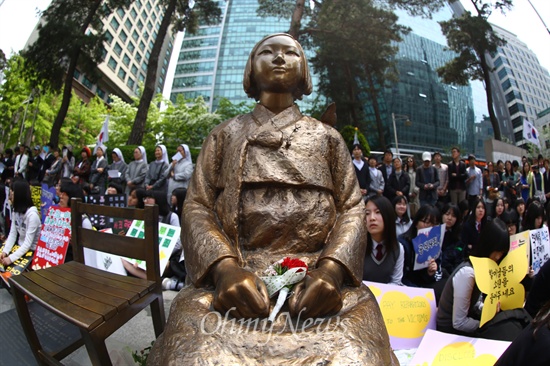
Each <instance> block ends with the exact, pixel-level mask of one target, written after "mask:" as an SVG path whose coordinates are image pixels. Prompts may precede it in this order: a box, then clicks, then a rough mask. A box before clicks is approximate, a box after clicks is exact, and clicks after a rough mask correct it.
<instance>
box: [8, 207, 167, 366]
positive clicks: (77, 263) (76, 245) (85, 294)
mask: <svg viewBox="0 0 550 366" xmlns="http://www.w3.org/2000/svg"><path fill="white" fill-rule="evenodd" d="M71 211H72V212H71V220H72V224H71V226H72V234H71V245H72V247H73V255H74V261H73V262H69V263H64V264H61V265H59V266H56V267H50V268H47V269H41V270H38V271H34V272H29V273H23V274H21V275H18V276H13V277H11V278H10V280H9V281H10V284H11V287H12V289H13V291H12V294H13V299H14V301H15V306H16V308H17V312H18V314H19V319H20V320H21V324H22V326H23V330H24V332H25V335H26V337H27V340H28V342H29V345H30V347H31V349H32V351H33V353H34V357H35V358H36V360H37V361H38V363H39V364H52V365H59V364H60V362H59V360H61V359H63V358H64V357H66V356H67V355H69V354H70V353H72V352H74V350H76V349H77V348H78V347H80V346H81V345H82V344H84V345H85V346H86V349H87V350H88V355H89V356H90V359H91V361H92V364H93V365H111V360H110V358H109V354H108V352H107V348H106V346H105V339H106V338H107V337H109V336H110V335H111V334H112V333H113V332H115V331H116V330H117V329H118V328H120V327H121V326H122V325H124V324H125V323H126V322H127V321H128V320H130V319H131V318H132V317H134V316H135V315H136V314H137V313H139V312H140V311H141V310H143V309H144V308H145V307H147V306H148V305H150V306H151V313H152V318H153V325H154V329H155V334H156V336H157V337H158V336H159V335H160V334H161V333H162V332H163V330H164V324H165V315H164V304H163V298H162V286H161V277H160V270H159V269H160V268H159V250H158V206H146V207H145V209H132V208H119V207H110V206H100V205H91V204H85V203H82V202H81V200H80V199H76V198H73V200H72V201H71ZM83 214H87V215H105V216H109V217H119V218H124V219H129V220H143V221H144V223H145V237H144V239H138V238H133V237H128V236H119V235H113V234H108V233H103V232H99V231H94V230H88V229H84V228H83V227H82V215H83ZM84 247H86V248H90V249H94V250H100V251H103V252H107V253H111V254H116V255H120V256H123V257H130V258H135V259H140V260H145V261H146V263H147V270H146V274H147V279H146V280H144V279H138V278H133V277H127V276H121V275H117V274H112V273H109V272H105V271H102V270H99V269H96V268H93V267H90V266H87V265H85V264H84V250H83V248H84ZM25 295H27V296H28V297H30V298H31V299H32V300H34V301H36V302H38V303H39V304H41V305H42V306H44V307H45V308H46V309H48V310H49V311H51V312H53V313H55V314H56V315H58V316H59V317H61V318H63V319H65V320H67V321H68V322H70V323H72V324H74V325H75V326H77V327H78V328H79V329H80V333H81V336H82V338H81V339H80V340H78V341H76V342H75V343H73V344H71V345H69V346H67V347H66V348H64V349H63V350H61V351H58V352H56V353H49V352H46V351H44V349H43V348H42V346H41V344H40V341H39V339H38V337H37V335H36V331H35V329H34V326H33V323H32V320H31V318H30V314H29V309H28V307H27V302H26V301H25Z"/></svg>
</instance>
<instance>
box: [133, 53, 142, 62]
mask: <svg viewBox="0 0 550 366" xmlns="http://www.w3.org/2000/svg"><path fill="white" fill-rule="evenodd" d="M134 57H135V58H136V61H137V62H138V63H140V62H141V60H142V57H141V54H140V53H139V52H136V55H135V56H134Z"/></svg>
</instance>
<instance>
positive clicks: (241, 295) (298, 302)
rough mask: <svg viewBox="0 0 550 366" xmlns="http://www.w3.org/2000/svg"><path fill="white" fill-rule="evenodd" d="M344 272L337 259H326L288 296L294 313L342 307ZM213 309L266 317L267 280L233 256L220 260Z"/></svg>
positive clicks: (322, 312) (308, 314)
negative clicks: (240, 264) (263, 279)
mask: <svg viewBox="0 0 550 366" xmlns="http://www.w3.org/2000/svg"><path fill="white" fill-rule="evenodd" d="M344 276H345V272H344V270H343V268H342V267H341V266H340V265H339V264H338V263H336V262H334V261H332V260H330V259H325V260H323V261H321V262H320V263H319V266H318V267H317V268H316V269H313V270H311V271H309V272H308V275H307V276H306V277H305V278H304V280H303V281H301V282H299V283H298V284H296V285H295V287H294V289H293V294H292V295H291V297H290V299H289V310H290V314H291V315H292V316H300V318H301V319H306V318H314V317H321V316H325V315H329V314H334V313H337V312H338V311H340V309H341V308H342V295H341V291H340V289H341V288H342V285H343V282H344ZM213 281H214V285H215V287H216V290H215V292H214V301H213V306H214V309H215V310H217V311H219V312H220V313H223V314H225V313H226V312H228V311H229V312H230V314H231V315H232V316H235V317H237V318H264V317H267V316H268V315H269V306H270V301H269V296H268V292H267V289H266V287H265V284H264V283H263V281H262V280H261V279H260V278H259V277H258V276H256V275H255V274H253V273H251V272H249V271H247V270H245V269H243V268H241V267H240V266H239V265H238V263H237V261H236V260H235V259H233V258H226V259H223V260H221V261H220V262H218V263H217V264H216V266H215V267H214V268H213Z"/></svg>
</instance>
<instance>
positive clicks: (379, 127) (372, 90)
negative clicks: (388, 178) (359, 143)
mask: <svg viewBox="0 0 550 366" xmlns="http://www.w3.org/2000/svg"><path fill="white" fill-rule="evenodd" d="M367 73H368V71H367ZM367 80H368V83H369V96H370V98H371V101H372V108H373V109H374V116H375V118H376V129H377V130H378V142H379V143H380V147H381V149H382V151H386V148H387V146H386V136H384V126H383V125H382V117H381V116H380V106H379V105H378V93H377V91H376V87H375V86H374V80H373V79H372V75H371V74H370V73H368V75H367Z"/></svg>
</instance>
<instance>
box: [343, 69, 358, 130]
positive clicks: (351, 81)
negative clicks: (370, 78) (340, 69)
mask: <svg viewBox="0 0 550 366" xmlns="http://www.w3.org/2000/svg"><path fill="white" fill-rule="evenodd" d="M354 82H355V78H354V76H353V75H352V73H351V70H350V66H349V64H348V63H346V83H347V85H348V99H349V102H348V105H349V107H348V109H349V114H350V117H351V120H352V121H353V125H354V126H357V125H358V124H359V118H358V117H357V113H356V111H355V100H356V95H355V89H354V87H353V86H354Z"/></svg>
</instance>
